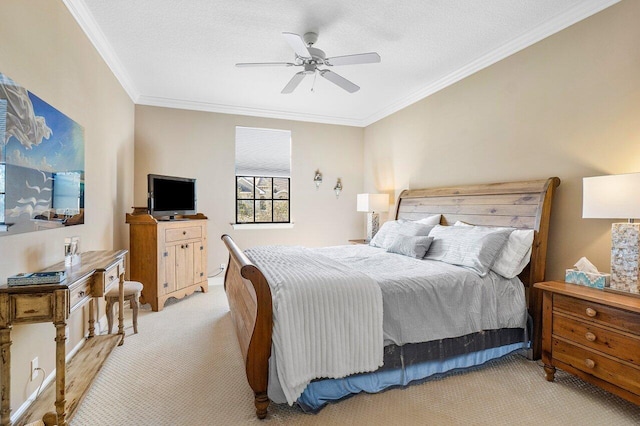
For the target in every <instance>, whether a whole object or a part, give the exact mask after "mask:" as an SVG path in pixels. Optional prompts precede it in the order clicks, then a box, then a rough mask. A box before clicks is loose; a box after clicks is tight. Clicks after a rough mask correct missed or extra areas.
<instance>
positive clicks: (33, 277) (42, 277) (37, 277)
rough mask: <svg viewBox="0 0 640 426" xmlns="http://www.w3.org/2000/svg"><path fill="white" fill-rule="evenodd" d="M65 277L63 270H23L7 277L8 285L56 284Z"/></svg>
mask: <svg viewBox="0 0 640 426" xmlns="http://www.w3.org/2000/svg"><path fill="white" fill-rule="evenodd" d="M65 278H66V273H65V271H48V272H23V273H20V274H17V275H13V276H11V277H9V278H7V284H8V285H9V286H15V285H33V284H58V283H61V282H62V281H64V279H65Z"/></svg>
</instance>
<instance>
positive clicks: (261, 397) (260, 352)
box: [222, 235, 273, 419]
mask: <svg viewBox="0 0 640 426" xmlns="http://www.w3.org/2000/svg"><path fill="white" fill-rule="evenodd" d="M222 241H224V243H225V245H226V246H227V250H229V265H228V267H227V272H226V273H225V277H224V289H225V292H226V293H227V299H229V309H230V311H231V318H232V320H233V324H234V326H235V329H236V335H237V336H238V342H239V343H240V350H241V352H242V357H243V359H244V366H245V371H246V374H247V381H248V382H249V386H251V389H253V393H254V397H255V400H254V403H255V406H256V415H257V416H258V418H260V419H263V418H265V417H266V415H267V408H268V407H269V398H268V397H267V384H268V382H269V357H270V356H271V332H272V327H273V316H272V304H271V290H270V289H269V284H268V283H267V280H266V278H265V277H264V275H262V272H260V270H259V269H258V268H257V267H256V266H255V265H254V264H253V263H251V261H250V260H249V259H248V258H247V256H245V254H244V253H243V252H242V251H241V250H240V248H239V247H238V246H237V245H236V243H235V242H234V241H233V240H232V239H231V237H230V236H228V235H223V236H222Z"/></svg>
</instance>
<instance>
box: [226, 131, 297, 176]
mask: <svg viewBox="0 0 640 426" xmlns="http://www.w3.org/2000/svg"><path fill="white" fill-rule="evenodd" d="M236 176H268V177H286V178H288V177H291V132H290V131H289V130H274V129H257V128H253V127H240V126H238V127H236Z"/></svg>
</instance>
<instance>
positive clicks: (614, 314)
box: [553, 294, 640, 334]
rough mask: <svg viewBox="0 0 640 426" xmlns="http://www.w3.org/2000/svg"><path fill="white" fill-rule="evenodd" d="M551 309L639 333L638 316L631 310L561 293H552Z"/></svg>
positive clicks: (639, 322)
mask: <svg viewBox="0 0 640 426" xmlns="http://www.w3.org/2000/svg"><path fill="white" fill-rule="evenodd" d="M553 309H554V311H563V312H566V313H569V314H571V315H575V316H577V317H579V318H581V319H585V320H588V321H597V322H599V323H602V324H605V325H608V326H611V327H615V328H619V329H621V330H624V331H629V332H631V333H634V334H640V321H639V320H638V318H639V317H638V314H634V313H633V312H628V311H625V310H622V309H617V308H613V307H611V306H606V305H602V304H600V303H594V302H590V301H588V300H582V299H576V298H573V297H569V296H565V295H562V294H554V295H553Z"/></svg>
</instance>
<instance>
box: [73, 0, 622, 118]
mask: <svg viewBox="0 0 640 426" xmlns="http://www.w3.org/2000/svg"><path fill="white" fill-rule="evenodd" d="M63 2H64V4H65V5H66V6H67V8H68V9H69V11H70V12H71V14H72V15H73V17H74V18H75V20H76V21H77V22H78V24H79V25H80V27H81V28H82V30H83V31H84V32H85V34H86V35H87V37H88V38H89V40H90V41H91V43H93V45H94V46H95V48H96V50H98V53H99V54H100V55H101V56H102V58H103V59H104V61H105V62H106V63H107V65H108V66H109V68H110V69H111V71H112V72H113V74H114V75H115V77H116V78H117V79H118V81H119V82H120V84H121V85H122V87H123V88H124V90H125V91H126V92H127V94H128V95H129V97H130V98H131V100H132V101H133V102H134V103H136V104H140V105H149V106H158V107H167V108H178V109H190V110H195V111H207V112H217V113H222V114H237V115H248V116H255V117H265V118H276V119H282V120H295V121H308V122H314V123H323V124H337V125H343V126H355V127H366V126H369V125H371V124H373V123H375V122H376V121H379V120H381V119H383V118H385V117H388V116H389V115H391V114H393V113H395V112H398V111H400V110H401V109H403V108H406V107H408V106H409V105H412V104H414V103H416V102H418V101H420V100H422V99H424V98H426V97H428V96H430V95H432V94H434V93H436V92H438V91H440V90H442V89H444V88H446V87H448V86H450V85H452V84H454V83H457V82H458V81H460V80H462V79H463V78H465V77H468V76H470V75H471V74H474V73H476V72H478V71H480V70H482V69H484V68H486V67H488V66H490V65H493V64H495V63H496V62H498V61H500V60H502V59H504V58H506V57H508V56H510V55H513V54H514V53H516V52H519V51H520V50H522V49H525V48H527V47H529V46H531V45H532V44H534V43H537V42H539V41H540V40H542V39H544V38H546V37H549V36H551V35H553V34H555V33H557V32H559V31H561V30H563V29H565V28H567V27H569V26H571V25H573V24H575V23H577V22H579V21H581V20H583V19H586V18H588V17H589V16H591V15H594V14H596V13H598V12H600V11H602V10H604V9H606V8H608V7H610V6H612V5H614V4H616V3H619V2H620V0H584V1H582V2H580V3H579V4H578V5H577V6H575V7H573V8H570V9H568V10H567V11H566V12H564V13H563V14H561V15H558V16H556V17H554V18H553V19H550V20H549V21H547V22H545V23H544V24H543V25H541V26H538V27H536V28H535V29H534V30H532V31H529V32H527V33H525V34H523V35H521V36H520V37H517V38H515V39H513V40H511V41H509V42H507V43H505V44H503V45H502V46H500V47H499V48H497V49H494V50H492V51H491V52H489V53H487V54H486V55H484V56H482V57H480V58H478V59H475V60H473V61H471V62H469V63H468V64H467V65H465V66H463V67H461V68H459V69H457V70H455V71H454V72H452V73H449V74H447V75H446V76H444V77H442V78H440V79H438V80H436V81H434V82H432V83H430V84H429V85H427V86H426V87H423V88H422V89H420V90H417V91H415V92H413V93H411V94H409V95H408V96H405V97H404V98H401V99H399V100H397V101H395V102H393V103H391V104H389V105H388V106H386V107H384V108H382V109H380V110H379V111H378V112H375V113H374V114H371V115H369V116H367V117H365V118H362V119H355V118H344V117H335V116H325V115H315V114H305V113H297V112H290V111H278V110H269V109H260V108H249V107H240V106H235V105H224V104H216V103H210V102H201V101H190V100H184V99H172V98H162V97H155V96H146V95H141V94H140V93H139V92H138V90H137V89H136V87H135V85H134V84H133V82H132V81H131V79H130V78H129V75H128V73H127V72H126V70H125V69H124V67H123V66H122V64H121V63H120V60H119V59H118V57H117V55H116V54H115V52H114V51H113V49H112V47H111V45H110V44H109V42H108V41H107V39H106V37H105V36H104V34H103V33H102V31H101V30H100V27H99V26H98V25H97V23H96V22H95V20H94V19H93V16H92V15H91V13H90V12H89V10H88V9H87V7H86V5H85V3H84V1H83V0H63Z"/></svg>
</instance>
